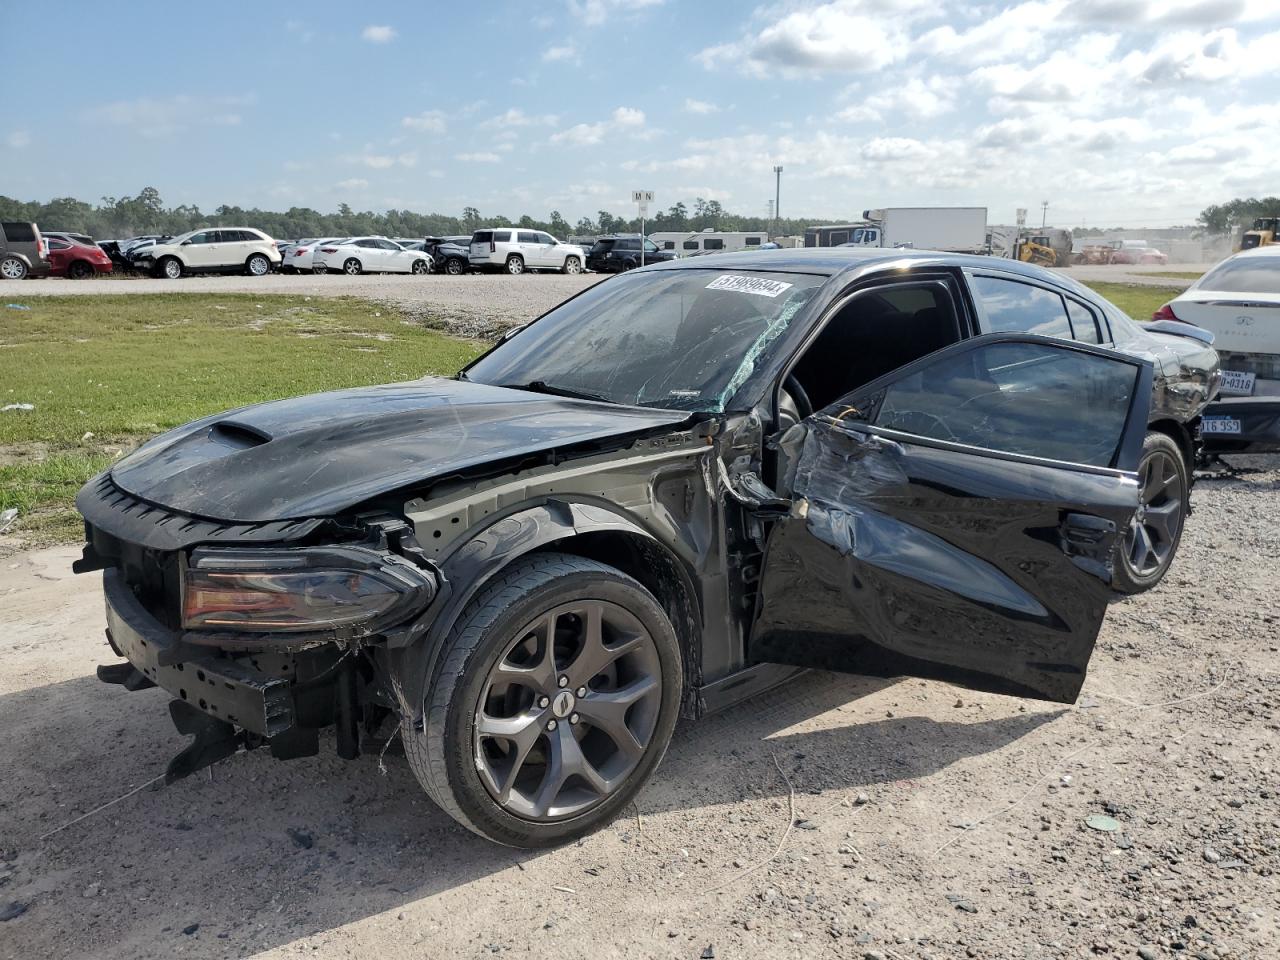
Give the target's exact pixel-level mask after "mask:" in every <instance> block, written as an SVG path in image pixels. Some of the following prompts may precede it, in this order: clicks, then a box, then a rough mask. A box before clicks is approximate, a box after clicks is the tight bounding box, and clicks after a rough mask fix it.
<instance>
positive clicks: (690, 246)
mask: <svg viewBox="0 0 1280 960" xmlns="http://www.w3.org/2000/svg"><path fill="white" fill-rule="evenodd" d="M681 246H682V247H684V248H685V249H686V250H697V249H698V241H697V240H686V241H685V242H684V243H682V244H681Z"/></svg>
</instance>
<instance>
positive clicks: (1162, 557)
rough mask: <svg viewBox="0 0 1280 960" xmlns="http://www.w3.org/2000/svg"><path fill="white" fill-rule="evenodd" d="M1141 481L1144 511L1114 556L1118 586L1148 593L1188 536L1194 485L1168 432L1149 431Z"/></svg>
mask: <svg viewBox="0 0 1280 960" xmlns="http://www.w3.org/2000/svg"><path fill="white" fill-rule="evenodd" d="M1138 483H1139V490H1138V512H1137V513H1135V514H1134V515H1133V520H1132V521H1131V522H1130V524H1129V529H1128V530H1126V531H1125V535H1124V537H1123V538H1121V540H1120V542H1119V543H1118V544H1117V545H1116V553H1115V557H1114V561H1115V575H1114V577H1113V580H1112V586H1114V587H1115V589H1116V590H1118V591H1120V592H1121V593H1142V592H1143V591H1144V590H1150V589H1151V588H1152V587H1154V586H1155V585H1156V584H1157V583H1159V582H1160V580H1161V578H1163V577H1164V575H1165V574H1166V573H1167V572H1168V571H1169V567H1170V566H1171V565H1172V564H1173V557H1174V555H1175V554H1176V553H1177V552H1178V543H1179V541H1181V539H1182V526H1183V523H1184V522H1185V520H1186V516H1187V508H1188V506H1189V502H1190V501H1189V495H1190V486H1191V485H1190V483H1189V480H1188V476H1187V462H1186V460H1185V459H1184V458H1183V456H1182V451H1181V450H1180V449H1179V448H1178V445H1177V444H1176V443H1174V441H1173V439H1172V438H1170V437H1169V436H1168V435H1166V434H1163V433H1149V434H1147V437H1146V440H1144V441H1143V444H1142V458H1141V459H1140V460H1139V461H1138Z"/></svg>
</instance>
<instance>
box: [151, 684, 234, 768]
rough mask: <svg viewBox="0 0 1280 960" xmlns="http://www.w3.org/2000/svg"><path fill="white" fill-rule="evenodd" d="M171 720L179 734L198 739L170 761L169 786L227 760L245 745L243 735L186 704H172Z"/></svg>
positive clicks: (182, 702)
mask: <svg viewBox="0 0 1280 960" xmlns="http://www.w3.org/2000/svg"><path fill="white" fill-rule="evenodd" d="M169 716H170V717H171V718H172V719H173V725H174V726H175V727H177V728H178V732H179V733H183V734H186V735H187V736H193V737H195V739H194V740H193V741H192V742H191V743H190V744H188V745H187V747H186V749H185V750H183V751H182V752H181V753H179V754H178V755H177V756H176V757H174V758H173V759H172V760H170V761H169V766H168V768H167V769H166V770H165V773H164V782H165V783H166V784H170V783H173V782H175V781H177V780H181V779H182V778H183V777H189V776H191V774H193V773H195V772H196V771H198V770H203V769H204V768H205V767H211V766H213V765H214V764H215V763H217V762H218V761H219V760H225V759H226V758H227V757H229V756H231V755H232V754H233V753H235V752H236V751H237V750H239V749H240V747H241V746H243V745H244V734H243V733H241V732H237V731H236V728H235V727H233V726H232V725H231V724H229V723H227V722H226V721H225V720H215V719H214V718H213V717H211V716H209V715H208V714H207V713H205V712H203V711H202V710H198V709H196V708H195V707H193V706H192V705H191V704H189V703H187V702H186V701H185V700H170V701H169Z"/></svg>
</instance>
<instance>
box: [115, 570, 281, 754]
mask: <svg viewBox="0 0 1280 960" xmlns="http://www.w3.org/2000/svg"><path fill="white" fill-rule="evenodd" d="M102 587H103V593H104V594H105V596H106V606H107V639H108V641H109V642H110V644H111V648H112V649H113V650H114V651H115V652H116V653H117V654H119V655H120V656H122V657H124V658H125V659H126V660H128V661H129V662H130V663H131V664H133V667H134V669H136V670H137V671H138V672H139V673H141V674H142V675H143V676H144V677H146V678H147V679H148V680H150V681H151V682H152V683H154V684H156V685H157V686H159V687H162V688H163V689H164V690H166V691H167V692H168V693H170V694H172V695H173V696H174V697H176V698H177V699H179V700H182V701H185V702H186V703H188V704H190V705H192V706H193V707H196V708H198V709H199V710H201V711H202V712H204V713H206V714H208V715H209V716H210V717H213V718H214V719H217V720H221V721H223V722H224V723H230V724H232V725H234V726H237V727H240V728H241V729H244V730H248V731H249V732H250V733H254V734H257V735H258V736H261V737H266V738H272V737H278V736H281V735H283V734H286V733H288V732H289V731H290V730H291V729H292V728H293V727H294V725H295V723H296V716H295V706H294V689H293V688H294V681H295V677H296V668H295V667H294V665H293V664H292V662H291V660H290V658H278V660H277V662H274V663H273V664H272V666H273V667H274V668H275V670H274V671H273V672H272V673H267V672H265V671H263V670H260V669H257V668H256V667H255V665H254V664H255V663H261V662H262V660H263V659H265V658H260V657H251V656H244V657H224V656H219V652H218V651H216V650H212V649H209V648H206V647H201V646H197V645H195V644H191V643H187V642H185V641H184V640H183V639H182V634H181V633H179V632H178V631H175V630H169V629H167V628H166V627H165V626H163V625H162V624H161V623H160V622H159V621H158V620H156V619H155V618H154V617H153V616H152V615H151V614H150V613H148V612H147V610H146V609H145V608H144V607H143V606H142V604H141V603H140V602H139V601H138V599H137V598H136V597H135V596H134V595H133V592H132V591H131V590H130V589H129V587H128V586H127V585H126V584H125V582H124V580H123V578H122V577H121V576H120V574H119V572H118V571H116V570H112V569H108V570H104V571H103V576H102Z"/></svg>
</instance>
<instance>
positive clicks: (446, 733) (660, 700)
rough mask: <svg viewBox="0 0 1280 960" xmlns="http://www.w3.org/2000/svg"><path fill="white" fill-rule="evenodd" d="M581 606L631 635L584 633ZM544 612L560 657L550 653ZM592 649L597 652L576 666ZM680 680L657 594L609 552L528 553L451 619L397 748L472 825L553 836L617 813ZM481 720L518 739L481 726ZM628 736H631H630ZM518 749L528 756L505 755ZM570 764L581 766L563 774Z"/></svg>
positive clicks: (504, 839) (443, 802) (667, 734)
mask: <svg viewBox="0 0 1280 960" xmlns="http://www.w3.org/2000/svg"><path fill="white" fill-rule="evenodd" d="M576 609H580V610H581V611H582V612H583V615H582V616H579V615H578V614H577V613H575V610H576ZM588 609H595V610H598V611H599V615H598V618H597V619H596V620H595V621H594V622H596V623H597V624H604V625H605V627H606V628H610V627H614V626H615V625H616V624H619V623H621V624H623V625H624V629H623V630H622V631H619V630H617V629H607V630H599V631H597V632H598V634H599V637H600V638H606V637H617V636H619V635H622V636H625V637H628V638H629V639H628V640H627V641H625V642H626V643H627V644H628V649H627V651H625V652H622V653H617V652H613V651H611V650H610V648H609V647H608V646H606V645H605V640H603V639H602V640H601V642H600V643H597V644H589V643H587V642H586V640H587V638H588V637H589V635H590V632H589V631H588V630H586V629H585V627H586V625H587V624H588V623H590V622H592V618H591V617H590V616H588V615H587V610H588ZM549 615H554V616H552V618H551V621H550V622H552V623H554V624H555V627H554V628H553V631H552V635H553V636H554V638H555V644H554V646H553V649H554V650H555V651H556V655H555V656H553V657H552V660H551V663H550V665H547V664H546V662H545V661H543V660H542V659H541V653H542V652H543V651H544V650H545V649H546V644H545V638H546V636H547V631H546V629H545V627H546V624H547V623H548V618H549ZM539 630H541V631H542V637H541V639H539V637H538V632H539ZM575 631H581V632H580V633H578V634H577V636H576V637H575ZM566 634H567V636H566ZM579 642H581V644H582V646H581V648H580V650H579V651H578V652H576V653H575V652H574V645H575V644H577V643H579ZM530 645H532V649H530ZM620 645H621V644H616V645H615V647H614V650H616V648H617V646H620ZM566 648H567V649H566ZM588 651H590V652H592V654H593V661H594V662H593V663H592V664H590V665H588V666H586V667H579V664H580V663H581V662H582V654H583V653H587V652H588ZM610 656H613V657H614V658H615V659H613V660H612V661H611V662H607V663H606V659H607V658H608V657H610ZM599 664H605V665H604V666H602V667H601V668H600V671H599V672H595V673H594V676H591V677H589V678H587V679H583V677H584V676H585V675H586V674H587V673H592V672H593V671H595V669H596V666H597V665H599ZM540 667H544V668H545V669H540ZM512 676H517V677H519V679H517V680H515V681H512V680H511V679H510V677H512ZM503 678H506V679H503ZM531 678H537V679H536V680H535V679H531ZM681 684H682V674H681V656H680V646H679V642H678V641H677V639H676V635H675V631H674V629H673V628H672V626H671V622H670V621H669V620H668V619H667V616H666V614H665V612H664V611H663V609H662V607H661V606H660V605H659V604H658V602H657V600H655V599H654V597H653V595H652V594H650V593H649V592H648V591H647V590H645V589H644V587H642V586H641V585H640V584H639V583H638V582H636V581H635V580H633V579H632V578H631V577H629V576H627V575H626V574H624V573H622V572H621V571H619V570H616V569H614V568H613V567H609V566H607V565H605V564H603V563H599V562H597V561H594V560H587V559H584V558H582V557H576V556H572V555H569V554H560V553H540V554H533V555H530V556H528V557H524V558H522V559H520V560H517V561H516V562H515V563H513V564H512V565H511V566H510V567H509V568H507V569H506V570H505V571H504V572H502V573H500V574H499V575H498V576H497V577H495V578H494V580H493V581H492V582H491V583H490V584H489V585H487V586H486V587H485V588H484V589H483V590H481V592H480V593H479V594H478V595H477V596H476V597H475V598H474V599H473V600H472V601H471V602H470V603H469V604H468V605H467V607H466V609H465V610H464V611H463V613H462V615H461V616H460V617H459V619H458V622H457V623H456V624H455V625H454V628H453V631H452V632H451V634H450V636H449V638H448V640H447V641H446V646H445V649H444V650H443V652H442V654H441V658H440V661H439V666H438V667H437V669H436V674H435V677H434V679H433V682H432V683H431V684H430V686H429V687H428V688H427V694H426V698H425V702H424V704H423V707H424V710H423V714H424V718H425V719H424V724H423V730H422V731H421V732H420V733H419V732H409V731H410V727H409V725H408V724H405V725H404V727H403V728H402V729H404V730H405V731H406V734H405V752H406V755H407V756H408V759H409V764H410V766H411V767H412V769H413V772H414V774H415V775H416V776H417V778H418V780H419V782H420V783H421V784H422V786H423V788H424V789H425V790H426V792H427V794H428V796H430V797H431V799H432V800H433V801H434V802H435V803H436V804H438V805H439V806H440V807H441V808H442V809H443V810H444V811H445V812H446V813H448V814H449V815H450V816H452V817H453V818H454V819H455V820H457V821H458V822H459V823H461V824H462V825H463V826H465V827H467V828H468V829H469V830H472V831H474V832H475V833H478V834H479V835H480V836H482V837H486V838H487V839H489V840H492V841H494V842H496V843H501V844H505V845H507V846H513V847H526V848H537V847H551V846H556V845H559V844H563V843H567V842H569V841H571V840H574V839H577V838H578V837H581V836H583V835H585V834H587V833H590V832H591V831H593V830H595V829H597V828H598V827H600V826H602V825H603V824H605V823H607V822H608V821H610V820H611V819H613V818H614V817H615V816H617V814H618V813H619V812H620V811H621V810H623V809H624V808H625V807H626V805H627V804H628V803H629V802H630V801H631V799H632V798H633V797H634V796H635V794H636V792H637V791H638V790H639V789H640V788H641V786H643V785H644V783H645V781H646V780H648V778H649V776H650V775H651V774H652V773H653V770H654V769H655V768H656V767H657V765H658V763H659V761H660V760H661V759H662V755H663V753H665V752H666V749H667V744H668V743H669V742H670V739H671V733H672V731H673V730H674V729H675V723H676V717H677V714H678V713H679V707H680V696H681ZM583 691H585V692H583ZM637 691H643V692H637ZM610 708H612V709H611V710H610ZM482 711H484V714H483V716H484V720H482V719H481V718H482ZM596 718H601V720H602V721H603V723H604V724H607V725H609V726H611V728H612V729H613V730H615V731H617V732H618V733H619V738H618V739H616V740H615V739H614V735H613V734H609V733H606V732H605V725H602V724H601V723H597V722H596ZM486 722H487V724H488V725H489V726H490V727H491V729H492V728H493V727H494V726H495V725H496V726H497V729H501V730H509V731H510V732H512V733H513V734H515V733H518V734H520V735H521V736H522V737H524V740H523V743H521V741H519V740H516V739H514V738H511V739H508V738H504V737H502V736H501V735H494V734H493V733H492V732H491V733H490V734H488V735H486V734H485V732H484V730H485V725H486ZM515 722H519V726H518V727H517V726H514V725H512V724H513V723H515ZM504 723H505V724H507V725H506V726H505V727H503V726H501V725H502V724H504ZM622 736H626V737H628V738H632V739H630V741H629V742H628V744H627V746H626V747H624V746H623V740H622ZM516 750H522V751H523V756H522V757H521V758H520V759H519V760H518V761H517V762H513V763H508V761H509V760H510V759H511V758H512V753H514V752H515V751H516ZM557 760H558V761H559V762H558V763H557ZM571 765H573V766H575V767H576V769H577V770H578V771H581V774H575V773H573V772H566V770H565V768H566V767H568V766H571ZM504 768H506V769H504ZM557 769H558V770H559V771H560V776H559V777H555V776H554V775H552V772H553V771H555V770H557ZM602 771H606V772H602ZM500 780H505V782H506V791H505V794H504V792H503V790H502V784H501V783H500V782H499V781H500ZM504 796H505V797H506V799H503V798H504Z"/></svg>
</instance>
